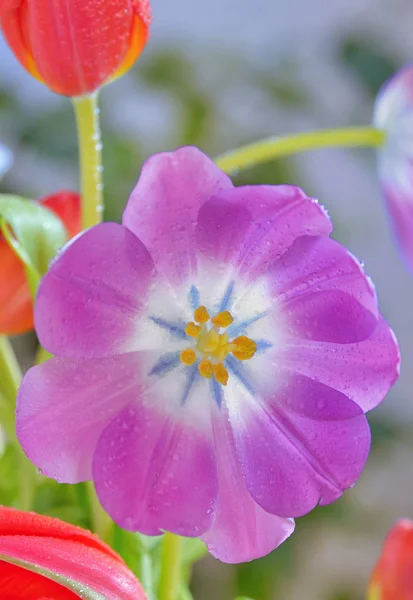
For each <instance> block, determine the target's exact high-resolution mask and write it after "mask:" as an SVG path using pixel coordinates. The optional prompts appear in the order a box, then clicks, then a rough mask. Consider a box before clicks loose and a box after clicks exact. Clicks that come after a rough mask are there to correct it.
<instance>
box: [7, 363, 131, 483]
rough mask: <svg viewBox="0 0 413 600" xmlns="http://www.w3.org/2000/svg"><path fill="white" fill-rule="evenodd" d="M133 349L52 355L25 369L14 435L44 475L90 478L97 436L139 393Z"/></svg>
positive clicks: (74, 479) (73, 480)
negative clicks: (85, 356)
mask: <svg viewBox="0 0 413 600" xmlns="http://www.w3.org/2000/svg"><path fill="white" fill-rule="evenodd" d="M139 378H140V368H139V353H135V354H133V353H131V354H123V355H119V356H114V357H110V358H102V359H93V360H86V361H85V360H70V359H64V358H52V359H51V360H49V361H47V362H46V363H44V364H42V365H40V366H37V367H33V368H32V369H30V370H29V372H28V373H26V375H25V377H24V379H23V382H22V384H21V386H20V390H19V395H18V399H17V436H18V438H19V441H20V443H21V445H22V447H23V450H24V451H25V452H26V454H27V456H28V457H29V458H30V460H31V461H32V462H34V464H35V465H36V466H38V467H39V468H40V469H41V470H42V472H43V473H44V474H45V475H47V476H48V477H53V478H54V479H57V480H58V481H60V482H62V483H63V482H64V483H77V482H79V481H86V480H88V479H91V478H92V457H93V453H94V451H95V448H96V444H97V441H98V439H99V437H100V435H101V433H102V431H103V429H104V428H105V427H106V425H107V424H108V423H109V422H110V421H111V420H112V419H113V418H114V416H115V415H116V414H118V413H119V411H121V410H122V408H123V407H124V406H126V405H128V404H130V402H132V401H133V400H134V399H135V398H136V397H138V395H139V393H140V388H139V385H140V384H139Z"/></svg>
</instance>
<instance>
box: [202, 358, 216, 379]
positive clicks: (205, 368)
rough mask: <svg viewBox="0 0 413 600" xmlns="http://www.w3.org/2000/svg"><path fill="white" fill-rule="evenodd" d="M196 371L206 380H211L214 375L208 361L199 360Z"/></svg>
mask: <svg viewBox="0 0 413 600" xmlns="http://www.w3.org/2000/svg"><path fill="white" fill-rule="evenodd" d="M198 369H199V372H200V373H201V375H202V377H206V378H207V379H211V377H212V375H213V374H214V368H213V366H212V363H211V362H210V361H209V360H201V362H200V363H199V367H198Z"/></svg>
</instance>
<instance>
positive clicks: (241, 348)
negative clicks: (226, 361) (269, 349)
mask: <svg viewBox="0 0 413 600" xmlns="http://www.w3.org/2000/svg"><path fill="white" fill-rule="evenodd" d="M231 344H233V345H235V349H234V350H232V354H233V355H234V356H235V358H238V360H249V359H250V358H252V357H253V356H254V354H255V353H256V351H257V344H256V343H255V342H254V341H253V340H250V338H248V337H246V336H245V335H240V336H239V337H237V338H235V340H232V342H231Z"/></svg>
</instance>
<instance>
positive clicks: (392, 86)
mask: <svg viewBox="0 0 413 600" xmlns="http://www.w3.org/2000/svg"><path fill="white" fill-rule="evenodd" d="M373 122H374V125H375V126H376V127H377V128H378V129H381V130H383V131H384V133H385V134H386V139H385V141H384V144H383V145H382V146H381V147H380V148H379V149H378V169H379V176H380V179H381V182H382V186H383V191H384V195H385V198H386V201H387V208H388V210H389V214H390V217H391V220H392V224H393V227H394V230H395V233H396V238H397V241H398V243H399V245H400V248H401V251H402V253H403V255H404V258H405V260H406V262H407V265H408V266H409V267H410V268H411V269H413V143H412V139H413V66H412V65H408V66H407V67H405V68H404V69H401V70H400V71H399V72H398V73H396V75H395V76H394V77H392V78H391V79H390V80H389V81H388V82H387V83H386V84H385V85H384V86H383V88H382V89H381V91H380V93H379V95H378V96H377V99H376V103H375V106H374V118H373Z"/></svg>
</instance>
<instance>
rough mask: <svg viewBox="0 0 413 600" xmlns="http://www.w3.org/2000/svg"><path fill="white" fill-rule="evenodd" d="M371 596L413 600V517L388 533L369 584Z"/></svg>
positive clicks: (379, 599)
mask: <svg viewBox="0 0 413 600" xmlns="http://www.w3.org/2000/svg"><path fill="white" fill-rule="evenodd" d="M367 597H368V598H369V600H370V599H371V600H412V598H413V521H409V520H408V519H403V520H401V521H399V522H398V523H396V525H395V526H394V527H393V529H392V530H391V531H390V533H389V534H388V536H387V538H386V541H385V543H384V546H383V551H382V553H381V556H380V558H379V560H378V562H377V564H376V566H375V568H374V571H373V574H372V576H371V579H370V585H369V593H368V596H367Z"/></svg>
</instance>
